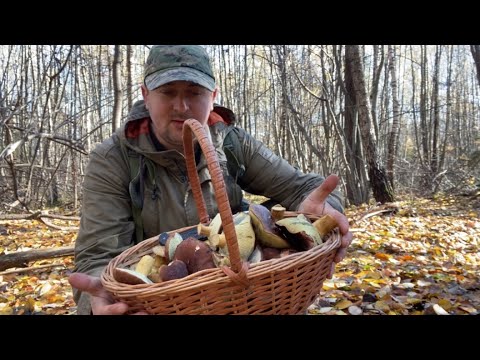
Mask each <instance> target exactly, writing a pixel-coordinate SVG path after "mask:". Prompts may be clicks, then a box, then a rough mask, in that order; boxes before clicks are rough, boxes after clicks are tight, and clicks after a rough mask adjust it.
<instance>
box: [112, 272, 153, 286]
mask: <svg viewBox="0 0 480 360" xmlns="http://www.w3.org/2000/svg"><path fill="white" fill-rule="evenodd" d="M113 277H114V278H115V280H117V281H118V282H121V283H125V284H129V285H138V284H152V283H153V282H152V281H151V280H150V279H149V278H147V277H146V276H145V275H143V274H140V273H139V272H136V271H133V270H130V269H124V268H115V270H114V272H113Z"/></svg>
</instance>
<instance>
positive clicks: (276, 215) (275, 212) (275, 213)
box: [270, 204, 287, 221]
mask: <svg viewBox="0 0 480 360" xmlns="http://www.w3.org/2000/svg"><path fill="white" fill-rule="evenodd" d="M285 210H287V209H285V208H284V207H283V206H282V205H280V204H277V205H275V206H272V208H271V209H270V212H271V214H272V218H273V221H278V220H282V219H283V215H284V214H285Z"/></svg>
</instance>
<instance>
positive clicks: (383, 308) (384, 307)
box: [374, 300, 390, 313]
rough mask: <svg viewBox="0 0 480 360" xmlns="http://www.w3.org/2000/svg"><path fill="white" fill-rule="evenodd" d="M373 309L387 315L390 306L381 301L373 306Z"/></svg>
mask: <svg viewBox="0 0 480 360" xmlns="http://www.w3.org/2000/svg"><path fill="white" fill-rule="evenodd" d="M374 307H375V309H377V310H380V311H383V312H384V313H388V312H389V311H390V306H389V305H388V304H387V303H386V302H385V301H383V300H379V301H377V302H376V303H375V305H374Z"/></svg>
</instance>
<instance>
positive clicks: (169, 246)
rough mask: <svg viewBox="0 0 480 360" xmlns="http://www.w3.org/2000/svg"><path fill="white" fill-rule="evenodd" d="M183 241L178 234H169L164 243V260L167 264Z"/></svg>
mask: <svg viewBox="0 0 480 360" xmlns="http://www.w3.org/2000/svg"><path fill="white" fill-rule="evenodd" d="M182 241H183V238H182V236H181V235H180V234H179V233H174V234H171V235H170V237H169V238H168V239H167V242H166V243H165V258H166V259H167V261H168V262H170V261H172V259H173V256H174V254H175V249H176V248H177V246H178V245H179V244H180V243H181V242H182Z"/></svg>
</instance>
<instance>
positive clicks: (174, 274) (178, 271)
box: [159, 260, 188, 281]
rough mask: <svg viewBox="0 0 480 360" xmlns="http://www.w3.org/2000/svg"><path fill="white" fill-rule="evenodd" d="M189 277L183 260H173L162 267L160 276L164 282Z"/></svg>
mask: <svg viewBox="0 0 480 360" xmlns="http://www.w3.org/2000/svg"><path fill="white" fill-rule="evenodd" d="M187 275H188V270H187V265H186V264H185V263H184V262H183V261H181V260H173V261H172V262H171V263H170V264H168V265H163V266H162V267H160V270H159V276H160V279H161V280H162V281H169V280H174V279H181V278H183V277H185V276H187Z"/></svg>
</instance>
